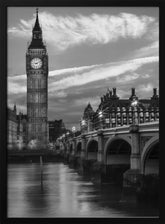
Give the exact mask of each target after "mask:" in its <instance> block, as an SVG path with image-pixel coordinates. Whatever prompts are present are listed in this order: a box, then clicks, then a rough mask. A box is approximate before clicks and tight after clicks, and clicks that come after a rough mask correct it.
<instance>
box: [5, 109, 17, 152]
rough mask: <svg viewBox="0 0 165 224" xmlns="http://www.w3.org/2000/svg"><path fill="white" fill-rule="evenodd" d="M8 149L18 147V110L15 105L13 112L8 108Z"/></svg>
mask: <svg viewBox="0 0 165 224" xmlns="http://www.w3.org/2000/svg"><path fill="white" fill-rule="evenodd" d="M7 125H8V127H7V129H8V148H9V149H10V148H13V147H16V145H17V109H16V105H14V108H13V110H12V109H10V108H8V124H7Z"/></svg>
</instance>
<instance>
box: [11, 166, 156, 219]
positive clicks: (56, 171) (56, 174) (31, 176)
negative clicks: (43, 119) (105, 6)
mask: <svg viewBox="0 0 165 224" xmlns="http://www.w3.org/2000/svg"><path fill="white" fill-rule="evenodd" d="M144 216H145V217H153V216H158V209H156V208H154V207H151V206H149V205H148V206H146V205H143V204H137V203H135V201H134V200H132V199H131V197H130V198H125V197H123V196H122V189H120V188H119V187H116V186H114V185H103V186H95V185H93V183H91V182H90V181H88V180H85V179H84V178H83V177H82V176H79V175H78V174H77V173H76V171H75V170H74V169H70V168H69V167H68V166H67V165H64V164H63V163H46V164H44V171H43V182H41V173H40V165H39V164H38V163H32V164H9V165H8V217H24V218H30V217H33V218H34V217H36V218H40V217H47V218H48V217H51V218H52V217H113V218H114V217H116V218H121V217H123V218H124V217H144Z"/></svg>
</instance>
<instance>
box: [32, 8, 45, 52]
mask: <svg viewBox="0 0 165 224" xmlns="http://www.w3.org/2000/svg"><path fill="white" fill-rule="evenodd" d="M28 48H45V46H44V43H43V40H42V29H41V27H40V23H39V16H38V8H36V21H35V24H34V27H33V30H32V41H31V44H30V45H29V47H28Z"/></svg>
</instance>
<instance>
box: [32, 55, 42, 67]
mask: <svg viewBox="0 0 165 224" xmlns="http://www.w3.org/2000/svg"><path fill="white" fill-rule="evenodd" d="M41 66H42V61H41V59H40V58H33V59H32V60H31V67H32V68H34V69H38V68H41Z"/></svg>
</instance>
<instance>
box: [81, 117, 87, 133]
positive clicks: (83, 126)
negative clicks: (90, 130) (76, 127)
mask: <svg viewBox="0 0 165 224" xmlns="http://www.w3.org/2000/svg"><path fill="white" fill-rule="evenodd" d="M85 126H86V121H85V120H84V119H82V120H81V130H82V133H83V132H84V129H85Z"/></svg>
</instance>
